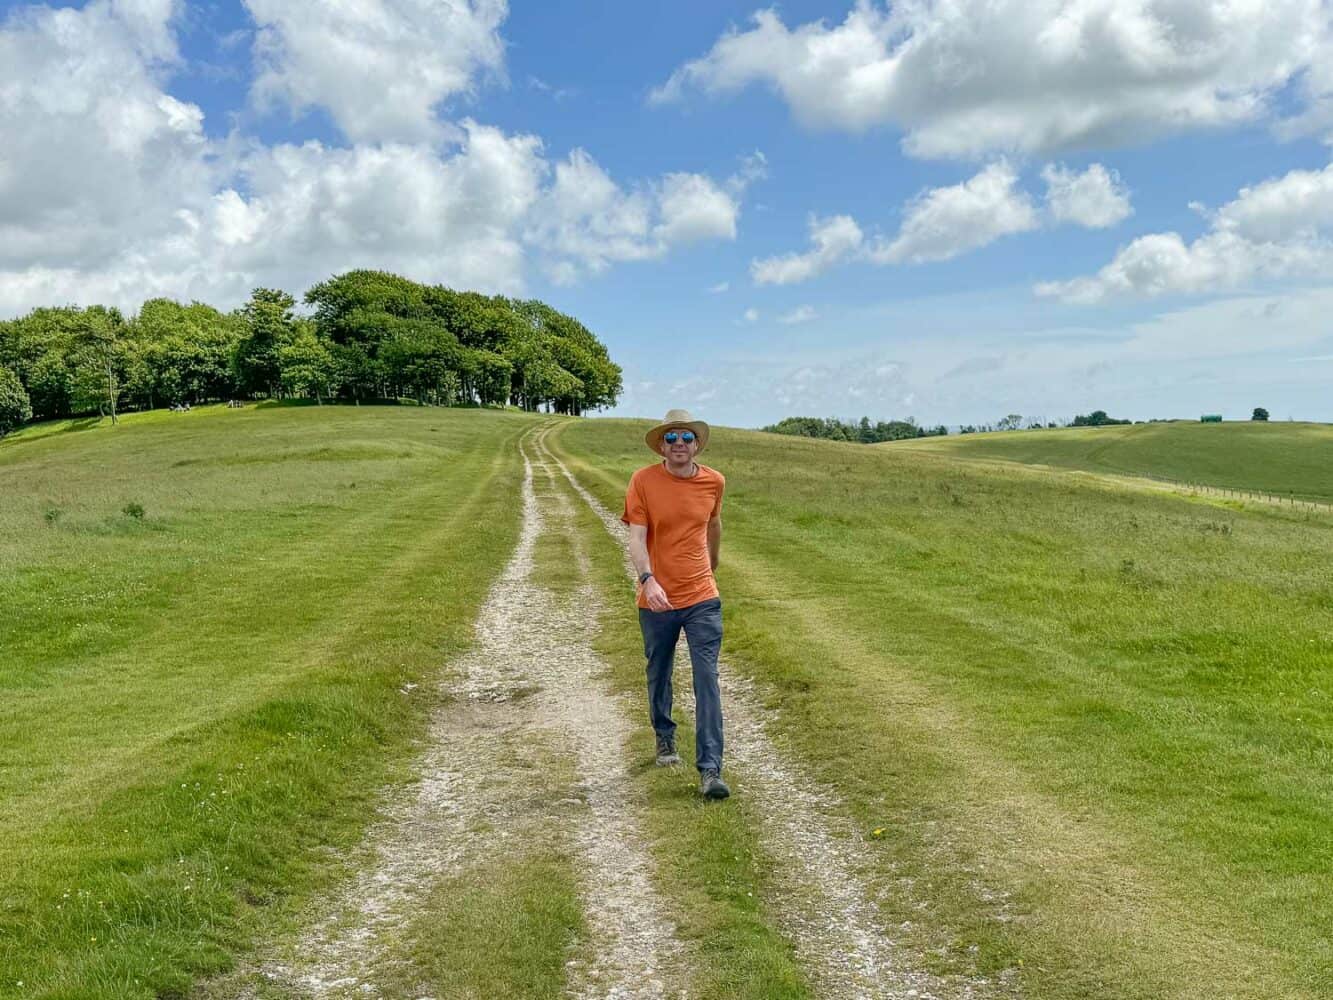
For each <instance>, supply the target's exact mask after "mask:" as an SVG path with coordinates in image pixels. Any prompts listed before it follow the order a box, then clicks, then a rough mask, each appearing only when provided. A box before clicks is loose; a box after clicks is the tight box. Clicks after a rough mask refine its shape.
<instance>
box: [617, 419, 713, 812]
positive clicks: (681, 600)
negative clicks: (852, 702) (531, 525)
mask: <svg viewBox="0 0 1333 1000" xmlns="http://www.w3.org/2000/svg"><path fill="white" fill-rule="evenodd" d="M644 441H645V442H646V443H647V445H648V447H649V448H650V449H652V451H653V452H654V453H655V454H658V455H660V456H661V457H662V461H661V462H660V463H658V464H656V465H650V466H648V467H647V468H643V469H640V470H639V471H638V472H636V473H634V475H633V477H631V479H630V481H629V489H628V490H627V491H626V494H625V513H624V514H623V515H622V517H621V520H622V521H624V522H625V523H626V524H628V525H629V555H630V559H631V560H632V561H633V563H634V571H635V573H637V574H638V579H639V586H638V605H639V628H640V629H641V630H642V631H643V651H644V655H645V656H647V658H648V714H649V718H650V719H651V720H652V724H653V731H654V732H655V733H656V734H657V763H658V764H659V765H661V766H669V765H672V764H679V763H680V756H679V755H678V754H677V753H676V723H675V722H674V721H673V720H672V718H671V671H672V667H673V666H674V662H675V656H676V642H677V641H678V640H679V638H680V633H681V630H682V629H684V631H685V638H686V639H687V640H688V642H689V645H690V661H691V665H692V666H693V668H694V705H695V709H694V723H695V725H694V729H695V766H696V767H697V768H698V769H699V791H700V792H702V793H703V795H704V796H705V797H707V798H710V799H725V798H726V797H727V796H728V795H730V794H731V790H730V789H728V788H727V786H726V784H725V783H724V782H723V780H722V774H721V772H722V696H721V694H720V692H719V691H718V685H717V657H718V653H719V651H720V650H721V648H722V600H721V598H720V597H719V596H718V591H717V582H716V581H715V580H714V578H713V574H714V572H716V570H717V558H718V551H719V549H720V548H721V546H722V492H723V490H724V489H725V488H726V480H725V479H724V478H723V477H722V474H721V473H720V472H718V471H717V470H715V469H710V468H709V467H708V466H706V465H699V464H698V463H697V462H695V460H694V459H695V456H697V455H698V454H699V453H700V452H701V451H703V450H704V448H705V447H707V445H708V425H707V424H706V423H704V422H703V421H702V420H695V419H693V418H692V417H691V416H690V414H689V412H688V411H686V410H670V411H668V412H667V415H666V418H665V419H664V420H663V421H662V422H661V423H660V424H658V425H657V426H656V427H654V428H653V429H652V430H650V431H649V432H648V433H647V435H645V437H644Z"/></svg>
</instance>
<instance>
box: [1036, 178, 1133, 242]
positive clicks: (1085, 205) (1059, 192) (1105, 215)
mask: <svg viewBox="0 0 1333 1000" xmlns="http://www.w3.org/2000/svg"><path fill="white" fill-rule="evenodd" d="M1041 176H1042V180H1044V181H1045V182H1046V207H1047V209H1048V210H1049V211H1050V213H1051V216H1052V217H1053V218H1054V219H1055V220H1056V221H1057V222H1072V223H1074V224H1075V225H1078V226H1086V227H1087V228H1089V229H1105V228H1107V227H1108V226H1114V225H1115V224H1116V223H1117V222H1123V221H1124V220H1125V219H1127V218H1129V216H1130V215H1131V214H1132V213H1133V211H1134V209H1133V208H1131V207H1130V204H1129V191H1128V190H1127V189H1126V188H1125V186H1124V185H1123V184H1122V183H1121V181H1120V175H1119V174H1118V173H1116V172H1115V171H1114V170H1107V169H1106V167H1104V166H1102V165H1101V164H1100V163H1094V164H1093V165H1092V166H1090V167H1088V169H1087V170H1085V171H1083V172H1082V173H1081V174H1078V173H1074V172H1073V171H1072V170H1069V169H1068V168H1067V167H1065V166H1064V165H1063V164H1060V165H1056V164H1054V163H1048V164H1047V165H1046V166H1045V167H1044V168H1043V169H1042V172H1041Z"/></svg>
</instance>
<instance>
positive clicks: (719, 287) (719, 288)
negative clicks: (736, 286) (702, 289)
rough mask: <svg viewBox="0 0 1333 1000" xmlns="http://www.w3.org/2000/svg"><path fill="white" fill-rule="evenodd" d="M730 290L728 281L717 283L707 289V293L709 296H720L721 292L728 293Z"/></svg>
mask: <svg viewBox="0 0 1333 1000" xmlns="http://www.w3.org/2000/svg"><path fill="white" fill-rule="evenodd" d="M730 289H731V282H730V281H719V282H718V283H717V284H716V285H713V286H712V287H711V288H709V289H708V293H709V294H710V295H721V294H722V293H723V292H725V291H729V290H730Z"/></svg>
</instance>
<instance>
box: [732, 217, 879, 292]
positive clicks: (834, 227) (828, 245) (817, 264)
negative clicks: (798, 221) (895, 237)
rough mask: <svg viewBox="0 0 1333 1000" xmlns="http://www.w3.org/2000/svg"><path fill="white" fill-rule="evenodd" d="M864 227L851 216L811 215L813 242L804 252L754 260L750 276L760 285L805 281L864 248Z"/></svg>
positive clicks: (811, 237) (811, 236)
mask: <svg viewBox="0 0 1333 1000" xmlns="http://www.w3.org/2000/svg"><path fill="white" fill-rule="evenodd" d="M861 241H862V233H861V227H860V226H858V225H857V224H856V222H855V220H853V219H852V217H851V216H849V215H835V216H832V217H831V218H827V219H820V218H818V217H816V216H811V217H810V242H811V244H812V247H811V249H810V250H808V251H807V252H805V253H789V254H785V255H784V256H781V257H769V258H767V259H765V260H756V261H752V262H751V264H750V276H751V277H752V278H754V281H755V283H756V284H759V285H789V284H792V283H794V282H798V281H806V280H808V279H810V278H813V277H814V276H815V275H817V274H821V273H823V272H824V271H826V270H828V269H829V268H830V267H832V266H833V265H834V264H837V263H838V262H840V261H843V260H845V259H847V258H848V257H850V256H853V255H854V254H856V253H857V252H858V251H859V250H860V249H861Z"/></svg>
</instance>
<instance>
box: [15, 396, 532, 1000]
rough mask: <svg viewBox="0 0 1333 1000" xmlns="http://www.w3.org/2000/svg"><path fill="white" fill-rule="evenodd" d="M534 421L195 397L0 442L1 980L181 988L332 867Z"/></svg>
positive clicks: (510, 492) (414, 712) (390, 753)
mask: <svg viewBox="0 0 1333 1000" xmlns="http://www.w3.org/2000/svg"><path fill="white" fill-rule="evenodd" d="M533 423H534V420H533V419H532V418H531V417H525V416H521V415H511V414H498V413H486V412H478V411H440V410H426V409H383V408H369V407H367V408H348V407H337V408H334V407H324V408H292V409H286V408H276V409H270V410H241V411H236V410H226V409H225V408H211V409H207V410H197V411H194V412H192V413H189V414H171V413H152V414H144V415H141V416H140V415H135V416H130V417H127V418H125V419H124V420H123V421H122V424H121V426H120V427H118V428H114V429H113V428H110V427H109V426H107V425H105V424H103V425H99V426H85V425H75V426H77V427H78V432H77V433H72V432H70V431H62V430H61V429H60V428H52V427H39V428H32V429H30V430H29V431H27V432H25V433H23V434H20V435H17V436H15V438H14V439H12V440H6V442H4V444H3V445H0V647H3V648H4V650H5V657H4V661H3V663H0V689H3V690H2V692H0V732H3V733H4V739H3V741H0V996H23V997H45V998H56V997H91V996H96V997H99V998H103V997H105V998H112V997H155V996H172V995H179V994H181V993H183V991H185V990H186V989H187V988H188V986H189V984H190V983H191V982H192V981H194V980H195V979H196V978H197V977H199V976H201V975H206V974H210V973H213V972H216V971H218V970H221V969H225V968H227V967H228V966H229V965H230V963H231V962H232V960H233V956H234V955H235V954H236V953H238V952H241V951H244V950H245V949H246V948H247V947H249V946H250V945H252V944H253V943H254V942H255V940H256V937H257V936H258V935H260V934H267V933H269V932H270V931H271V930H272V928H273V926H275V925H276V924H280V923H281V922H282V920H283V919H284V917H283V916H282V915H283V914H290V913H292V912H295V911H296V910H297V909H299V906H300V904H301V902H302V900H303V899H305V898H307V897H308V895H309V893H310V892H312V891H313V890H314V889H315V888H316V887H317V886H319V885H320V884H321V882H322V881H324V880H326V879H327V878H329V877H330V869H331V864H332V863H331V862H322V861H315V860H313V859H314V858H316V857H319V856H321V855H320V854H319V852H318V851H317V850H316V849H317V848H320V847H332V848H339V847H343V846H346V845H350V844H352V843H355V841H356V838H357V837H358V835H359V833H360V831H361V829H362V827H363V825H364V823H365V822H366V820H367V818H368V817H369V816H370V815H371V810H370V809H369V808H368V806H369V805H370V802H371V799H372V797H373V796H374V795H375V794H376V792H377V791H378V790H379V788H380V787H382V785H383V784H384V783H385V782H387V781H393V780H396V779H401V778H403V777H404V776H405V775H404V773H403V770H404V765H405V762H406V761H407V760H408V759H409V758H410V754H411V751H412V740H413V739H414V737H416V736H418V735H419V734H420V733H421V731H422V727H423V724H424V721H425V718H426V715H427V713H428V710H429V708H430V704H429V696H428V695H427V694H425V693H424V692H427V691H428V690H430V688H429V687H427V686H425V685H422V686H421V687H419V688H417V689H416V693H415V694H413V695H412V696H406V695H404V694H403V693H401V691H400V689H401V688H403V686H404V684H406V683H418V682H420V681H421V680H422V679H423V678H426V677H428V676H430V675H432V674H434V673H436V672H437V671H438V670H439V669H440V668H441V666H442V665H443V664H445V663H446V662H447V661H448V660H449V659H450V658H451V657H452V656H454V655H455V654H457V653H458V652H459V651H460V650H461V649H463V648H464V647H465V646H466V645H467V644H468V643H470V641H471V624H472V620H473V617H474V615H475V611H476V608H477V606H478V605H479V602H480V600H481V598H482V597H483V596H484V594H485V592H486V589H487V587H488V586H489V583H490V581H491V579H492V578H493V577H494V575H495V573H496V572H497V571H498V569H499V568H500V567H501V566H502V565H503V563H504V559H505V558H506V557H507V554H508V552H509V550H510V549H511V547H512V544H513V541H514V538H515V532H516V528H517V515H518V509H517V496H518V490H517V485H518V482H519V481H520V479H521V475H522V468H521V463H520V462H519V461H518V457H517V452H516V449H515V448H514V447H513V442H514V441H515V440H516V438H517V436H518V435H519V434H520V433H522V432H523V431H524V430H525V429H526V428H529V427H531V426H532V425H533ZM136 505H137V507H140V508H142V516H141V517H139V516H134V515H133V514H131V513H126V510H127V509H129V510H131V511H133V510H135V509H136ZM327 856H328V857H333V856H336V852H334V853H333V854H330V855H327ZM20 982H22V984H23V985H22V986H19V985H18V983H20Z"/></svg>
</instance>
